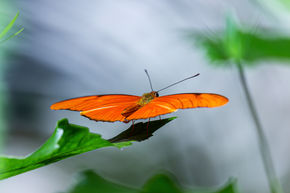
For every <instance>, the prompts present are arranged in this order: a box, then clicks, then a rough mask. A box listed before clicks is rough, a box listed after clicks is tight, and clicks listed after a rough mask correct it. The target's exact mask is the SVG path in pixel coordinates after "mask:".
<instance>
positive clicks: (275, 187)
mask: <svg viewBox="0 0 290 193" xmlns="http://www.w3.org/2000/svg"><path fill="white" fill-rule="evenodd" d="M236 64H237V67H238V70H239V77H240V81H241V83H242V86H243V89H244V92H245V95H246V99H247V103H248V106H249V109H250V111H251V114H252V117H253V119H254V122H255V125H256V131H257V138H258V143H259V149H260V153H261V156H262V161H263V165H264V169H265V172H266V175H267V179H268V183H269V186H270V190H271V193H283V189H282V186H281V184H280V182H279V179H278V178H277V176H276V172H275V169H274V165H273V161H272V157H271V152H270V148H269V145H268V142H267V139H266V136H265V133H264V131H263V128H262V125H261V122H260V120H259V118H258V114H257V111H256V108H255V106H254V103H253V100H252V97H251V95H250V91H249V88H248V85H247V82H246V78H245V74H244V69H243V67H242V64H241V62H237V63H236Z"/></svg>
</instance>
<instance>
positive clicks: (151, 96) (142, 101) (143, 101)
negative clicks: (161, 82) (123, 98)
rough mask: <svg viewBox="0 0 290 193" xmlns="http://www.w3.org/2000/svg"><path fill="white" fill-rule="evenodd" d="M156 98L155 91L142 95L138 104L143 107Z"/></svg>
mask: <svg viewBox="0 0 290 193" xmlns="http://www.w3.org/2000/svg"><path fill="white" fill-rule="evenodd" d="M156 97H158V93H157V92H156V91H152V92H149V93H144V94H143V95H142V98H141V99H140V100H139V101H138V104H139V105H141V106H144V105H146V104H148V103H149V102H150V101H152V100H153V99H154V98H156Z"/></svg>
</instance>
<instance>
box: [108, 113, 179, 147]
mask: <svg viewBox="0 0 290 193" xmlns="http://www.w3.org/2000/svg"><path fill="white" fill-rule="evenodd" d="M176 118H177V117H170V118H167V119H161V120H156V121H150V122H145V123H144V122H139V123H137V124H132V126H131V127H129V129H127V130H125V131H123V132H122V133H120V134H119V135H117V136H116V137H113V138H112V139H109V140H108V141H110V142H111V143H116V142H124V141H144V140H146V139H148V138H150V137H152V136H153V133H154V132H155V131H157V130H158V129H160V128H161V127H162V126H164V125H165V124H167V123H169V122H170V121H172V120H174V119H176Z"/></svg>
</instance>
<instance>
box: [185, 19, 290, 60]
mask: <svg viewBox="0 0 290 193" xmlns="http://www.w3.org/2000/svg"><path fill="white" fill-rule="evenodd" d="M254 31H255V32H254ZM189 38H190V41H192V40H194V42H195V43H196V44H197V46H200V47H202V48H203V50H205V53H206V55H207V57H208V58H209V59H210V60H211V61H212V62H213V63H215V64H219V65H221V64H228V62H234V63H239V62H244V63H243V64H245V63H246V64H248V65H253V64H254V62H258V61H261V60H282V61H283V60H286V61H289V60H290V52H289V50H290V37H285V36H282V35H279V34H277V33H274V32H271V31H269V30H267V29H260V28H258V27H255V28H252V30H250V29H248V28H246V27H242V26H241V25H238V24H237V22H236V21H235V20H234V19H232V18H231V17H228V18H227V22H226V28H225V31H224V32H222V33H216V34H212V35H205V34H204V33H193V32H191V33H190V34H189Z"/></svg>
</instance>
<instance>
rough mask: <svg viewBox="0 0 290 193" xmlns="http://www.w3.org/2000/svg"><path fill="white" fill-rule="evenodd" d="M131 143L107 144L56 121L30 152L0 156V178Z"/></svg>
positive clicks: (94, 135) (92, 134)
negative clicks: (21, 155)
mask: <svg viewBox="0 0 290 193" xmlns="http://www.w3.org/2000/svg"><path fill="white" fill-rule="evenodd" d="M128 145H131V142H122V143H111V142H109V141H107V140H105V139H102V138H101V136H100V135H98V134H95V133H90V132H89V129H88V128H86V127H82V126H78V125H74V124H69V123H68V120H67V119H62V120H60V121H58V124H57V127H56V129H55V131H54V133H53V135H52V136H51V137H50V138H49V139H48V140H47V141H46V142H45V143H44V144H43V145H42V146H41V147H40V148H39V149H38V150H36V151H35V152H34V153H32V154H31V155H29V156H27V157H23V158H12V157H0V179H5V178H8V177H11V176H15V175H18V174H21V173H23V172H26V171H29V170H33V169H36V168H39V167H42V166H45V165H48V164H51V163H53V162H56V161H59V160H62V159H65V158H67V157H70V156H74V155H77V154H81V153H84V152H87V151H91V150H95V149H98V148H102V147H109V146H113V147H119V148H120V147H125V146H128Z"/></svg>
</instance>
